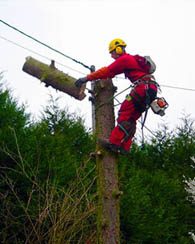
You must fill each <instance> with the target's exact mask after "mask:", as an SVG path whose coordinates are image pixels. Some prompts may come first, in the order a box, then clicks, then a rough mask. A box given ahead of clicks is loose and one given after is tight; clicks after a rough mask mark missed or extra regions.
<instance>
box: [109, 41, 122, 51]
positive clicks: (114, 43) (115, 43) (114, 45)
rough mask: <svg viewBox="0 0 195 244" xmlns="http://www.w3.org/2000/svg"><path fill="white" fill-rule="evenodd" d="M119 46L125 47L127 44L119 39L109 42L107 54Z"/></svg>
mask: <svg viewBox="0 0 195 244" xmlns="http://www.w3.org/2000/svg"><path fill="white" fill-rule="evenodd" d="M119 46H122V47H126V46H127V44H126V43H125V42H124V41H123V40H121V39H114V40H112V41H111V42H110V44H109V48H108V50H109V52H112V51H113V50H115V49H116V48H117V47H119Z"/></svg>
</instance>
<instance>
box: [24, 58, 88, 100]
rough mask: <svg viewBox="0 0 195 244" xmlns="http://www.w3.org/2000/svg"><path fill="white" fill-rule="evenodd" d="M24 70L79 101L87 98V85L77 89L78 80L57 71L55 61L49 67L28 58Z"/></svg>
mask: <svg viewBox="0 0 195 244" xmlns="http://www.w3.org/2000/svg"><path fill="white" fill-rule="evenodd" d="M22 70H23V71H24V72H26V73H28V74H30V75H32V76H34V77H36V78H38V79H39V80H40V81H41V82H44V83H45V85H46V86H52V87H53V88H55V89H57V90H59V91H62V92H65V93H67V94H69V95H70V96H72V97H74V98H76V99H78V100H83V99H84V98H85V96H86V95H85V93H84V91H85V88H86V85H83V86H82V87H81V88H77V87H75V84H74V83H75V81H76V79H75V78H73V77H71V76H69V75H67V74H65V73H63V72H62V71H59V70H58V69H56V68H55V64H54V61H53V60H52V62H51V65H47V64H44V63H42V62H40V61H38V60H36V59H34V58H32V57H27V58H26V62H25V63H24V65H23V68H22Z"/></svg>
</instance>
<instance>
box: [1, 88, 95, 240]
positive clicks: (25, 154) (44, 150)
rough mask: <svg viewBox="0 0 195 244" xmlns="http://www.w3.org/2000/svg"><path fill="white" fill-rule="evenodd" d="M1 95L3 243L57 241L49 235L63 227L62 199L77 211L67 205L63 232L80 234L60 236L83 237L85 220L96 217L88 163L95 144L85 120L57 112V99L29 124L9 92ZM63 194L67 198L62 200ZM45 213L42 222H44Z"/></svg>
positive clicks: (90, 170) (92, 166)
mask: <svg viewBox="0 0 195 244" xmlns="http://www.w3.org/2000/svg"><path fill="white" fill-rule="evenodd" d="M0 95H1V96H0V99H1V101H2V102H1V107H0V110H1V111H0V113H1V114H2V115H4V117H3V116H2V117H3V118H5V121H3V122H2V123H1V124H0V126H1V127H0V130H1V131H2V134H3V133H4V132H5V131H6V133H4V134H3V136H2V137H1V139H2V140H1V153H2V157H1V159H3V160H2V161H1V174H0V189H1V195H0V201H1V213H0V217H1V220H2V221H1V223H0V229H1V232H0V241H1V243H6V244H9V243H22V242H24V241H27V243H48V240H49V238H50V239H51V240H53V239H54V237H49V235H51V233H52V232H53V231H54V230H52V228H53V227H52V226H55V225H57V226H59V227H57V226H56V229H55V230H57V229H58V228H61V229H63V228H62V223H61V225H60V222H61V220H60V222H59V215H60V216H62V214H61V213H60V211H61V210H60V209H61V207H62V205H64V199H69V201H67V203H66V204H69V209H70V208H73V209H74V211H73V212H72V211H70V210H68V206H67V205H66V207H67V211H69V213H67V212H66V215H67V216H69V217H68V218H70V220H67V221H68V222H67V225H65V223H63V225H64V226H66V227H64V228H67V226H68V227H71V228H72V229H73V230H74V228H73V227H74V226H75V228H77V229H78V230H77V235H76V236H75V235H73V233H72V234H70V233H69V235H66V236H65V237H64V235H62V234H61V235H60V236H61V237H60V238H63V239H64V238H66V239H67V240H69V239H70V240H71V239H72V238H73V236H74V238H77V239H79V238H81V237H82V236H84V234H83V231H86V230H85V229H86V228H87V229H89V228H88V227H84V226H87V222H86V223H85V224H84V222H83V217H82V216H85V217H86V219H87V221H88V219H90V218H91V217H90V216H92V215H93V213H94V206H92V205H91V201H93V199H94V197H93V195H94V180H93V179H94V177H95V176H94V160H93V159H91V158H89V159H88V160H87V157H88V155H89V153H90V152H91V150H92V148H93V144H94V143H93V139H92V137H91V135H90V134H89V133H88V132H87V131H86V129H85V127H84V125H83V122H82V119H80V118H77V117H75V116H74V115H70V114H68V113H67V112H65V111H62V110H59V108H58V106H57V104H56V101H50V105H49V106H48V107H47V108H46V110H45V112H44V114H43V117H42V119H41V121H40V122H37V123H29V121H28V120H27V118H28V117H27V115H25V113H24V107H22V108H20V107H18V106H17V104H16V102H15V101H13V100H12V99H11V97H10V96H9V91H6V92H2V93H1V94H0ZM9 160H10V163H9V165H8V161H9ZM85 162H88V163H85ZM92 169H93V171H92ZM79 170H80V171H81V172H80V173H79V172H78V171H79ZM89 172H92V173H90V174H89ZM86 175H88V177H86ZM75 177H76V178H75ZM81 178H82V180H81ZM83 184H84V185H83ZM81 186H82V187H81ZM77 187H78V189H77ZM89 192H90V193H89ZM86 193H87V194H88V195H87V196H86ZM65 194H67V198H64V196H65ZM71 194H72V195H71ZM74 200H75V203H74ZM86 202H87V203H88V204H86ZM79 204H80V205H79ZM74 206H75V207H74ZM92 209H93V210H92ZM71 213H73V214H74V216H71ZM68 214H69V215H68ZM42 215H43V216H45V218H44V221H42V220H40V216H42ZM77 217H78V219H77ZM60 218H61V217H60ZM63 218H64V221H65V219H66V218H65V217H63ZM92 218H93V217H92ZM76 219H77V220H76ZM78 220H81V221H80V222H81V223H83V224H82V225H80V223H79V221H78ZM75 222H76V223H75ZM92 222H93V223H95V222H94V220H93V221H92ZM72 226H73V227H72ZM81 226H82V227H83V228H84V230H83V231H82V227H81ZM46 232H47V233H48V234H47V236H46V237H45V233H46ZM69 232H70V230H69ZM79 233H80V234H79ZM55 235H56V234H55ZM85 238H86V235H85ZM81 239H82V238H81ZM43 240H45V242H44V241H43ZM55 241H56V240H55ZM55 241H53V242H51V243H57V242H55ZM67 243H68V242H67ZM78 243H79V242H78ZM80 243H82V242H80Z"/></svg>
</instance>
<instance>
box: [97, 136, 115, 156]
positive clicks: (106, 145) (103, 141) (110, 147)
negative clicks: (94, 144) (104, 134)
mask: <svg viewBox="0 0 195 244" xmlns="http://www.w3.org/2000/svg"><path fill="white" fill-rule="evenodd" d="M98 142H99V144H100V145H101V146H102V147H103V148H105V149H108V150H110V151H112V152H115V153H120V146H118V145H115V144H112V143H111V142H109V140H108V139H99V140H98Z"/></svg>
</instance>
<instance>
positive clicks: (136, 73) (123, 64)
mask: <svg viewBox="0 0 195 244" xmlns="http://www.w3.org/2000/svg"><path fill="white" fill-rule="evenodd" d="M122 73H124V74H125V77H127V78H128V79H129V80H130V81H131V82H134V81H136V80H138V79H139V78H141V77H142V76H144V75H147V74H148V73H146V72H145V71H144V70H143V69H142V68H141V67H140V66H139V64H138V63H137V61H136V59H135V57H134V56H132V55H130V54H127V53H124V54H122V55H121V56H120V57H118V58H117V59H116V60H115V61H114V62H113V63H112V64H110V65H109V66H108V67H103V68H101V69H99V70H97V71H95V72H93V73H91V74H89V75H87V79H88V80H89V81H90V80H97V79H107V78H113V77H114V76H115V75H118V74H122Z"/></svg>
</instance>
